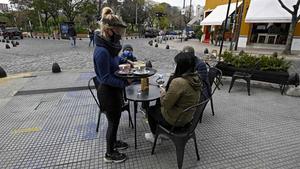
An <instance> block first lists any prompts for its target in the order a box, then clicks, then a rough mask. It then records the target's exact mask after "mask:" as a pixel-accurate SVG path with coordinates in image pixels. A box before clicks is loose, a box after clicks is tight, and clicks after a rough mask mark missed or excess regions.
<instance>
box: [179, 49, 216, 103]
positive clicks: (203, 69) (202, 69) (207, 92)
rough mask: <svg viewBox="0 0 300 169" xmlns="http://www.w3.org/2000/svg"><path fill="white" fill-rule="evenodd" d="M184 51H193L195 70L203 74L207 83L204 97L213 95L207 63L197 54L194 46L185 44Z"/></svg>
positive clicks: (204, 88)
mask: <svg viewBox="0 0 300 169" xmlns="http://www.w3.org/2000/svg"><path fill="white" fill-rule="evenodd" d="M182 52H184V53H191V54H192V55H194V56H195V58H196V67H195V70H196V71H197V72H198V74H199V75H200V76H201V78H202V80H203V81H204V83H205V85H203V95H204V97H203V99H204V100H206V99H207V98H209V97H210V95H211V94H210V93H211V92H210V84H209V81H208V73H207V67H206V64H205V63H204V62H203V61H202V60H201V59H199V58H198V57H197V56H196V55H195V49H194V48H193V47H191V46H185V47H184V48H183V49H182Z"/></svg>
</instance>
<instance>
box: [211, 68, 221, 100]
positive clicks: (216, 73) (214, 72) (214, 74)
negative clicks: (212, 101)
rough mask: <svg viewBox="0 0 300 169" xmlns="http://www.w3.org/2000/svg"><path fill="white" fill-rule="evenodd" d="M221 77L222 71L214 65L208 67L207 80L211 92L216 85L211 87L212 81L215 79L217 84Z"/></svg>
mask: <svg viewBox="0 0 300 169" xmlns="http://www.w3.org/2000/svg"><path fill="white" fill-rule="evenodd" d="M221 79H222V71H221V70H220V69H218V68H216V67H210V68H209V71H208V81H209V84H210V87H211V90H212V94H213V93H214V92H215V90H216V87H215V88H214V89H212V86H213V84H214V81H215V80H217V83H216V85H218V84H219V81H220V80H221Z"/></svg>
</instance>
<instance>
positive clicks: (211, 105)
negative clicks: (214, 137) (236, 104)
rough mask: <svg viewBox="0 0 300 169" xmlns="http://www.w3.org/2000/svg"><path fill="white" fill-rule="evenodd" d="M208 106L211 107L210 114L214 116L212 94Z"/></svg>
mask: <svg viewBox="0 0 300 169" xmlns="http://www.w3.org/2000/svg"><path fill="white" fill-rule="evenodd" d="M210 107H211V111H212V115H213V116H214V115H215V110H214V102H213V98H212V96H211V97H210Z"/></svg>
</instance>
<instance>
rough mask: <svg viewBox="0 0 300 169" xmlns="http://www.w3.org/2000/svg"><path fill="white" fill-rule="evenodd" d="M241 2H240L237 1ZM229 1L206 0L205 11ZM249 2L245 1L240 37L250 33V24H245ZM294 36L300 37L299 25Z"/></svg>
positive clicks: (233, 1)
mask: <svg viewBox="0 0 300 169" xmlns="http://www.w3.org/2000/svg"><path fill="white" fill-rule="evenodd" d="M239 1H242V0H239ZM228 2H229V0H206V4H205V10H212V9H215V8H216V7H217V6H219V5H224V4H227V3H228ZM235 2H236V0H231V3H235ZM249 5H250V0H245V5H244V13H243V21H242V25H241V36H248V35H249V33H250V24H247V23H245V18H246V14H247V9H248V8H249ZM295 36H300V23H298V24H297V27H296V32H295Z"/></svg>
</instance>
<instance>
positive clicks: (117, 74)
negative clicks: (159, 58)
mask: <svg viewBox="0 0 300 169" xmlns="http://www.w3.org/2000/svg"><path fill="white" fill-rule="evenodd" d="M146 70H149V73H147V74H141V75H138V74H134V73H130V74H120V73H119V71H116V72H115V75H116V76H117V77H119V78H122V79H141V78H146V77H150V76H153V75H154V74H155V73H156V72H157V70H155V69H153V68H148V67H147V68H146Z"/></svg>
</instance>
